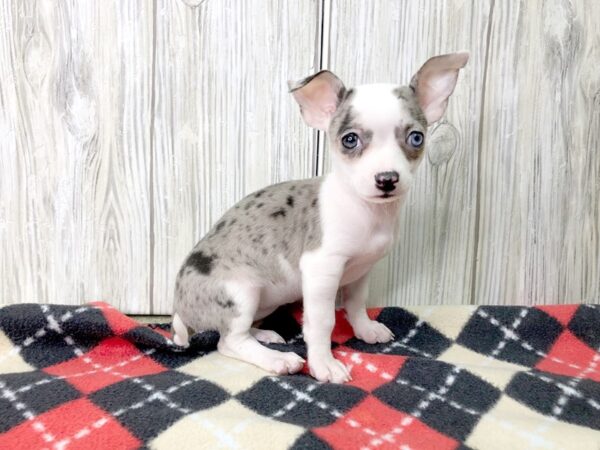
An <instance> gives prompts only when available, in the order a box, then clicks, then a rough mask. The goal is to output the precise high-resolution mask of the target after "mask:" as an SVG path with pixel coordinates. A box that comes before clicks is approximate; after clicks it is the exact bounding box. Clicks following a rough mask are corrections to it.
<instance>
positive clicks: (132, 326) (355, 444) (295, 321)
mask: <svg viewBox="0 0 600 450" xmlns="http://www.w3.org/2000/svg"><path fill="white" fill-rule="evenodd" d="M370 315H371V317H372V318H376V319H377V320H379V321H381V322H383V323H385V324H386V325H387V326H388V327H389V328H390V329H391V330H392V331H393V332H394V334H395V336H396V338H395V340H394V341H393V342H390V343H387V344H377V345H369V344H366V343H364V342H362V341H360V340H357V339H356V338H354V337H353V336H352V332H351V329H350V326H349V324H348V323H347V322H346V320H345V319H344V316H343V313H342V312H339V313H338V315H337V324H336V327H335V330H334V333H333V347H334V354H335V355H336V357H337V358H339V359H340V360H342V361H344V362H345V363H346V364H347V365H349V366H351V367H352V376H353V380H352V382H350V383H347V384H344V385H334V384H320V383H317V382H316V381H315V380H314V379H312V378H311V377H309V376H308V375H306V371H305V373H302V374H297V375H291V376H273V375H271V374H269V373H266V372H264V371H262V370H260V369H258V368H256V367H254V366H251V365H248V364H246V363H243V362H240V361H236V360H233V359H229V358H226V357H223V356H221V355H219V354H218V353H217V352H215V351H214V350H215V347H216V343H217V340H218V335H217V334H216V333H212V332H211V333H201V334H198V335H196V336H195V337H194V338H193V339H192V342H191V347H190V348H189V349H187V350H185V351H181V349H179V348H177V347H176V346H175V345H174V344H173V343H172V341H171V339H170V334H169V333H168V332H167V331H165V330H163V329H161V328H159V327H154V328H151V327H150V326H147V325H143V324H140V323H137V322H135V321H134V320H132V319H130V318H129V317H127V316H125V315H123V314H121V313H120V312H119V311H117V310H115V309H114V308H112V307H111V306H109V305H108V304H106V303H92V304H89V305H86V306H81V307H74V306H56V305H52V306H50V305H35V304H23V305H15V306H9V307H5V308H3V309H2V310H0V330H1V331H2V332H1V333H0V394H1V395H0V433H1V434H0V448H1V449H28V450H31V449H38V448H39V449H42V448H47V449H67V448H70V449H111V450H114V449H129V448H131V449H135V448H145V449H146V448H150V449H171V448H173V449H178V450H182V449H196V448H198V449H225V448H227V449H229V448H232V449H236V448H237V449H307V450H308V449H310V450H313V449H317V450H318V449H330V448H336V449H372V450H375V449H392V448H394V449H436V450H440V449H456V448H460V449H467V448H473V449H503V450H504V449H533V448H541V449H598V448H600V367H599V363H600V353H598V349H599V347H600V307H598V306H594V305H568V306H539V307H531V308H530V307H512V306H511V307H509V306H480V307H474V306H473V307H471V306H456V307H448V306H446V307H443V306H436V307H411V308H383V309H372V310H370ZM300 323H301V311H300V310H299V309H287V310H282V311H278V312H276V313H275V314H274V315H273V316H271V317H269V318H267V319H266V320H265V322H264V323H263V327H264V328H268V329H274V330H275V331H277V332H278V333H279V334H281V335H282V336H283V337H284V338H285V339H286V340H287V344H285V345H283V344H277V345H275V344H274V345H272V347H273V348H277V349H280V350H284V349H285V350H292V351H295V352H298V353H299V354H301V355H303V356H306V348H305V344H304V342H303V340H302V334H301V326H300Z"/></svg>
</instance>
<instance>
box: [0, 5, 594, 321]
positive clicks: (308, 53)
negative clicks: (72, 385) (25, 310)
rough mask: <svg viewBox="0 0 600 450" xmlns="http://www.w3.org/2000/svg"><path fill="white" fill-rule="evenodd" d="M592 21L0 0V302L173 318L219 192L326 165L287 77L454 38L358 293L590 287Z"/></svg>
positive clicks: (408, 64) (480, 12)
mask: <svg viewBox="0 0 600 450" xmlns="http://www.w3.org/2000/svg"><path fill="white" fill-rule="evenodd" d="M599 23H600V8H598V7H597V5H596V3H595V1H594V0H574V1H567V0H545V1H543V0H535V1H528V2H512V1H511V2H500V1H494V0H486V1H481V2H466V1H451V0H431V1H422V2H416V1H410V2H409V1H402V2H400V1H392V0H378V1H373V0H370V1H365V0H343V1H342V0H334V1H330V0H326V1H319V0H302V1H293V2H289V1H284V0H280V1H275V2H265V1H260V0H251V1H234V0H227V1H206V0H170V1H167V0H159V1H157V2H156V3H153V2H143V1H141V2H136V1H133V0H127V1H117V0H110V1H109V0H107V1H102V2H97V1H96V2H93V1H88V0H86V1H77V2H74V1H71V2H56V1H50V0H38V1H33V0H32V1H25V0H18V1H13V0H0V305H1V304H9V303H19V302H25V301H36V302H56V303H80V302H84V301H89V300H93V299H104V300H107V301H110V302H111V303H113V304H114V305H115V306H117V307H119V308H121V309H123V310H124V311H126V312H130V313H140V314H147V313H155V314H157V313H169V312H170V302H171V293H172V288H173V281H174V277H175V273H176V271H177V270H178V267H179V265H180V263H181V261H182V259H183V258H184V256H185V254H186V253H187V252H188V251H189V249H190V248H191V246H192V245H193V244H194V242H195V241H196V240H197V239H198V238H200V236H201V235H202V234H203V233H204V232H206V231H207V229H208V227H209V226H210V224H211V223H212V222H214V221H215V220H216V219H217V218H218V217H219V216H220V214H221V213H222V212H223V211H224V210H225V209H226V208H228V207H229V206H231V205H232V204H233V203H234V202H235V201H236V200H237V199H239V198H240V197H242V196H243V195H244V194H246V193H248V192H250V191H252V190H254V189H257V188H259V187H261V186H263V185H266V184H270V183H273V182H277V181H280V180H286V179H292V178H301V177H307V176H310V175H312V174H313V173H314V171H315V169H316V167H317V165H318V167H319V169H320V171H323V166H324V164H323V161H326V160H327V154H322V153H321V154H318V152H317V149H318V148H322V143H323V140H322V139H320V140H319V143H317V139H316V133H314V132H312V131H310V130H309V129H308V128H306V126H305V125H304V124H303V123H302V122H301V120H300V116H299V114H298V111H297V107H296V106H295V105H294V103H293V102H292V101H291V100H290V98H289V96H288V95H287V94H286V92H285V91H286V84H285V81H286V80H287V79H288V78H297V77H301V76H304V75H306V74H308V73H311V72H314V71H316V70H318V69H319V68H321V67H320V66H321V65H323V66H324V67H328V68H331V69H332V70H334V71H335V72H336V73H338V74H339V75H340V76H341V77H342V78H343V79H344V80H345V81H347V82H348V84H355V83H367V82H378V81H390V82H398V83H406V82H408V80H409V79H410V76H411V75H412V73H413V72H414V71H415V70H416V69H417V68H418V67H419V65H420V64H421V63H423V62H424V61H425V60H426V59H427V58H428V57H429V56H431V55H434V54H438V53H442V52H449V51H455V50H469V51H470V52H471V60H470V62H469V65H468V67H467V68H466V70H465V71H463V73H462V74H461V77H460V79H459V83H458V86H457V90H456V92H455V94H454V95H453V97H452V99H451V101H450V106H449V110H448V112H447V114H446V118H445V120H444V121H442V122H441V123H440V124H438V125H437V126H436V127H434V128H433V129H432V130H431V132H430V136H429V154H428V158H427V159H426V160H425V161H424V162H423V164H422V166H421V167H420V169H419V174H418V176H417V182H416V184H415V186H414V187H413V190H412V193H411V195H410V197H409V199H408V202H407V204H406V205H405V207H404V209H403V213H402V217H401V221H402V224H401V229H402V232H401V236H400V241H399V242H398V245H397V249H396V250H395V251H394V253H393V254H392V255H391V256H390V258H388V259H387V260H386V261H384V262H382V263H381V264H380V265H379V267H378V269H377V270H376V272H375V276H374V280H373V285H374V291H373V295H372V298H371V303H372V304H374V305H384V304H423V303H498V304H510V303H528V304H531V303H542V302H546V303H558V302H577V301H581V300H584V301H600V151H599V149H600V71H599V70H598V64H599V61H600V27H598V24H599ZM321 25H323V26H322V27H321ZM321 29H322V30H323V33H324V34H321Z"/></svg>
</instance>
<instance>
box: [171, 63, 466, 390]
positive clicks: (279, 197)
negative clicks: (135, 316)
mask: <svg viewBox="0 0 600 450" xmlns="http://www.w3.org/2000/svg"><path fill="white" fill-rule="evenodd" d="M467 60H468V54H467V53H454V54H448V55H442V56H436V57H434V58H431V59H429V60H428V61H427V62H426V63H425V64H424V65H423V66H422V67H421V68H420V69H419V71H418V72H417V73H416V74H415V75H414V77H413V78H412V81H411V82H410V85H409V86H398V85H395V84H371V85H361V86H357V87H354V88H350V89H349V88H346V87H345V86H344V84H343V83H342V81H340V79H339V78H338V77H337V76H335V75H334V74H333V73H332V72H330V71H327V70H323V71H320V72H318V73H316V74H314V75H312V76H309V77H308V78H305V79H303V80H301V81H299V82H297V83H291V82H290V85H289V87H290V92H291V93H292V95H293V96H294V98H295V99H296V101H297V102H298V103H299V105H300V110H301V112H302V116H303V118H304V120H305V122H306V123H307V124H308V125H309V126H311V127H314V128H317V129H319V130H325V131H326V132H327V135H328V140H329V149H330V153H331V158H332V171H331V173H329V174H328V175H326V176H324V177H318V178H312V179H308V180H299V181H288V182H284V183H279V184H275V185H272V186H268V187H266V188H264V189H261V190H260V191H258V192H255V193H252V194H250V195H248V196H247V197H245V198H244V199H242V200H241V201H240V202H239V203H238V204H236V205H235V206H234V207H233V208H231V209H230V210H229V211H227V212H226V213H225V215H224V216H223V217H222V218H221V219H220V220H219V221H218V222H217V223H216V224H215V225H214V226H213V228H212V229H211V230H210V231H209V233H208V234H207V235H206V236H205V237H204V238H203V239H202V240H201V241H200V242H198V244H196V246H195V247H194V248H193V250H192V252H191V253H190V254H189V256H188V257H187V259H186V260H185V262H184V264H183V267H182V268H181V270H180V271H179V274H178V276H177V281H176V287H175V302H174V314H173V323H172V328H173V332H174V341H175V343H176V344H178V345H181V346H187V345H188V342H189V336H190V332H198V331H204V330H217V331H219V333H220V340H219V343H218V350H219V352H221V353H222V354H224V355H227V356H230V357H232V358H237V359H240V360H242V361H246V362H248V363H251V364H255V365H256V366H258V367H261V368H263V369H265V370H267V371H270V372H274V373H276V374H292V373H295V372H298V371H299V370H301V369H302V367H303V365H304V362H305V361H304V360H303V359H302V358H301V357H300V356H299V355H297V354H295V353H292V352H280V351H276V350H273V349H269V348H267V347H265V346H263V345H261V343H260V342H264V343H273V342H276V343H283V342H284V340H283V339H282V338H281V336H279V335H278V334H277V333H275V332H273V331H269V330H260V329H256V328H253V327H252V326H253V324H254V323H255V322H256V321H257V320H260V319H262V318H264V317H266V316H267V315H269V314H270V313H272V312H273V311H274V310H275V309H276V308H277V307H279V306H281V305H283V304H286V303H291V302H294V301H297V300H299V299H300V298H302V299H303V308H304V319H303V334H304V340H305V341H306V344H307V348H308V366H309V369H310V373H311V375H312V376H314V377H315V378H316V379H317V380H319V381H329V382H334V383H342V382H345V381H348V380H350V373H349V371H348V369H347V367H346V366H344V365H343V364H342V363H341V362H340V361H338V360H336V359H335V358H334V357H333V354H332V352H331V332H332V329H333V326H334V318H335V316H334V314H335V299H336V293H337V292H338V289H342V297H343V306H344V308H345V310H346V314H347V318H348V321H349V322H350V324H351V325H352V329H353V330H354V334H355V335H356V337H357V338H359V339H362V340H364V341H365V342H367V343H377V342H388V341H390V340H392V339H393V338H394V336H393V335H392V333H391V332H390V330H389V329H388V328H387V327H386V326H385V325H383V324H382V323H379V322H377V321H374V320H371V319H370V318H369V317H368V316H367V313H366V309H365V305H366V303H367V294H368V274H369V271H370V270H371V268H372V267H373V265H374V264H375V263H376V262H377V261H378V260H379V259H381V258H382V257H383V256H384V255H385V254H386V253H387V252H388V251H389V250H390V248H391V246H392V244H393V241H394V235H395V232H396V224H397V217H398V211H399V208H400V205H401V204H402V200H403V199H404V198H405V197H406V194H407V192H408V190H409V188H410V186H411V184H412V182H413V173H414V172H415V170H416V168H417V166H418V165H419V163H420V161H421V160H422V159H423V154H424V151H425V140H426V134H427V127H428V126H429V125H431V124H432V123H434V122H436V121H437V120H439V119H440V118H441V117H442V115H443V114H444V112H445V110H446V105H447V103H448V98H449V97H450V95H451V94H452V92H453V91H454V87H455V85H456V81H457V78H458V72H459V70H460V69H461V68H462V67H464V66H465V64H466V63H467Z"/></svg>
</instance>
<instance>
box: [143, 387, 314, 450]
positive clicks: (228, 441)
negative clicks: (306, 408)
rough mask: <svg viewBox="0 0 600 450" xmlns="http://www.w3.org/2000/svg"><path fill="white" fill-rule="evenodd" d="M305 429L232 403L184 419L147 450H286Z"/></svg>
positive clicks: (232, 401)
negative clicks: (150, 449)
mask: <svg viewBox="0 0 600 450" xmlns="http://www.w3.org/2000/svg"><path fill="white" fill-rule="evenodd" d="M304 431H305V430H304V428H302V427H298V426H296V425H291V424H289V423H285V422H278V421H276V420H273V419H269V418H268V417H264V416H261V415H259V414H257V413H255V412H253V411H252V410H250V409H248V408H246V407H245V406H243V405H241V404H240V403H238V402H237V400H234V399H231V400H229V401H227V402H226V403H224V404H222V405H219V406H217V407H215V408H211V409H208V410H204V411H199V412H197V413H194V414H190V415H188V416H185V417H183V418H182V419H180V420H179V421H177V422H176V423H175V424H173V425H172V426H171V427H169V428H168V429H167V430H165V431H163V432H162V433H161V434H160V435H158V436H157V437H156V438H155V439H154V440H153V441H152V442H151V443H150V448H152V449H156V450H161V449H165V450H167V449H168V450H171V449H187V448H194V449H206V450H219V449H244V450H253V449H256V450H264V449H266V448H268V449H269V450H278V449H287V448H290V447H291V446H292V444H293V443H294V442H295V441H296V439H298V437H299V436H300V435H301V434H302V433H304Z"/></svg>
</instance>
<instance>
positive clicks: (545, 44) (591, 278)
mask: <svg viewBox="0 0 600 450" xmlns="http://www.w3.org/2000/svg"><path fill="white" fill-rule="evenodd" d="M599 23H600V9H598V8H597V4H596V3H595V2H593V1H592V0H589V1H588V0H581V1H572V2H571V1H566V0H565V1H563V0H548V1H533V2H520V3H517V2H496V6H495V11H494V14H493V21H492V40H491V42H490V57H489V65H488V69H487V73H488V79H487V82H486V85H485V93H484V95H485V98H486V102H485V108H484V111H483V127H482V130H483V133H482V147H481V151H482V153H481V170H480V185H481V192H480V198H481V201H480V205H479V206H480V220H479V233H478V234H479V239H478V250H477V256H478V262H479V264H478V270H477V274H476V298H477V299H478V300H480V301H482V302H483V301H485V302H486V303H504V304H509V303H526V304H534V303H561V302H564V303H567V302H580V301H596V302H597V301H599V300H600V256H599V255H600V200H599V198H600V196H599V194H600V153H599V152H598V149H599V148H600V147H599V144H600V71H598V61H599V60H600V29H599V28H598V24H599Z"/></svg>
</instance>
